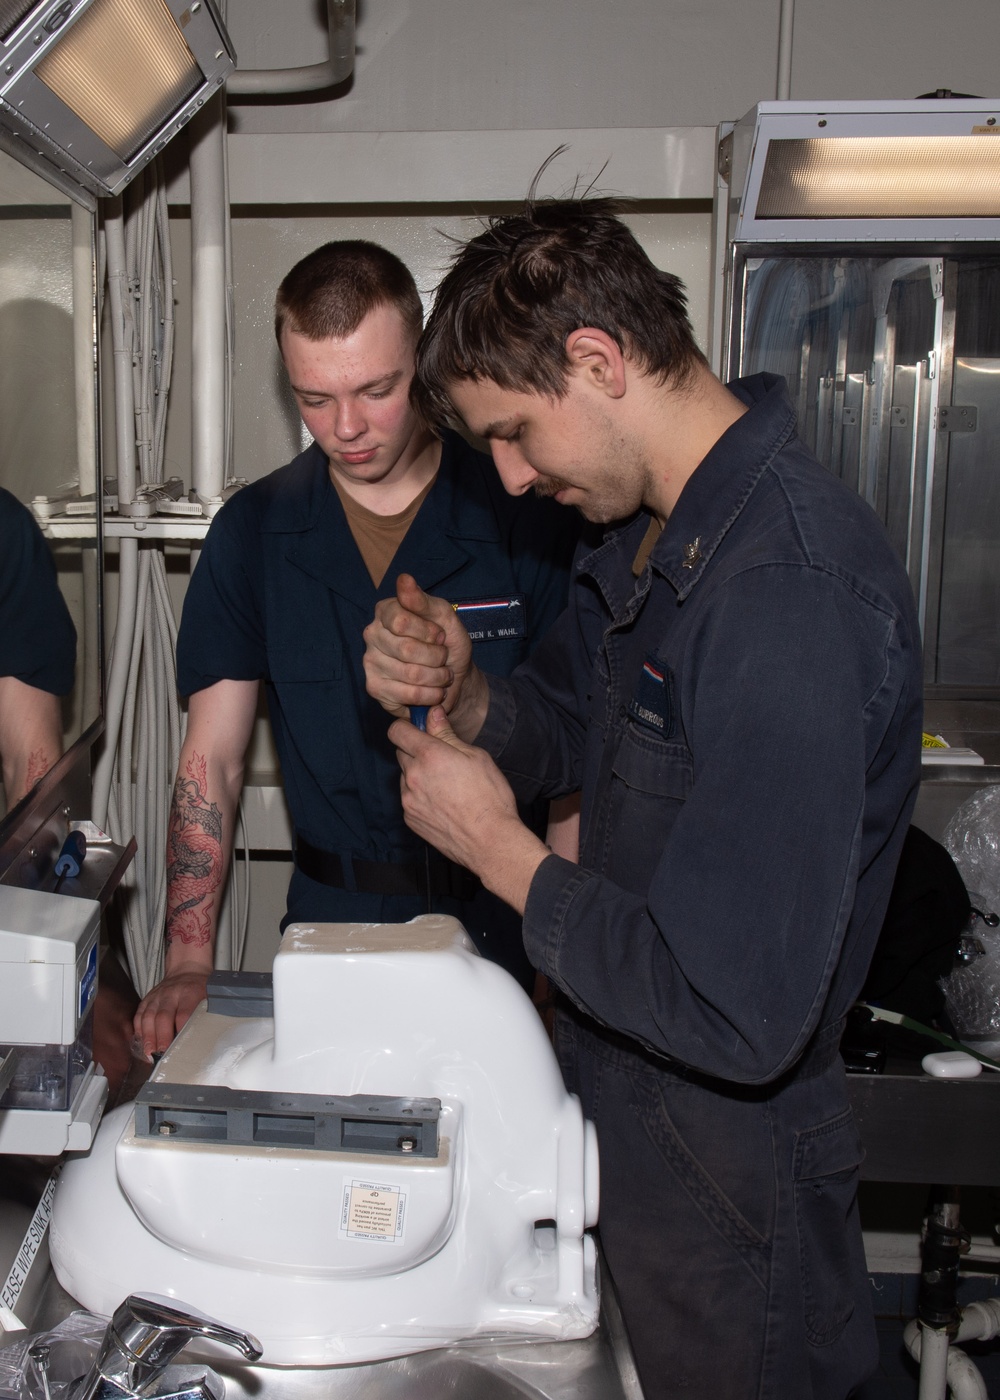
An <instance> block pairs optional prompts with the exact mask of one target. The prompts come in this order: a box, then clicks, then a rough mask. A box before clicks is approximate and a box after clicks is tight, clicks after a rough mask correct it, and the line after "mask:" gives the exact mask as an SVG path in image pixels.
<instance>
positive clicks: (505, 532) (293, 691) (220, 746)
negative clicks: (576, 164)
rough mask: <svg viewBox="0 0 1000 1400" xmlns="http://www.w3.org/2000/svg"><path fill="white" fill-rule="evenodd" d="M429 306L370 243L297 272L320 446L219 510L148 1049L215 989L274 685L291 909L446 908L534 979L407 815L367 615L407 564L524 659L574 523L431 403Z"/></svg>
mask: <svg viewBox="0 0 1000 1400" xmlns="http://www.w3.org/2000/svg"><path fill="white" fill-rule="evenodd" d="M421 321H422V307H421V304H420V299H419V296H418V294H417V290H416V287H415V285H414V282H413V278H412V276H411V275H410V273H409V271H408V270H407V268H406V267H404V265H403V264H402V263H401V262H400V261H399V259H398V258H396V257H395V256H394V255H393V254H391V253H389V252H388V251H387V250H385V249H383V248H379V247H377V246H376V245H374V244H370V243H364V242H348V243H334V244H327V245H325V246H324V247H322V248H319V249H317V250H316V251H315V252H313V253H311V254H310V255H309V256H308V257H306V258H304V259H303V260H302V261H301V262H300V263H298V264H296V266H295V267H294V268H293V269H292V271H291V272H290V273H289V274H288V276H287V277H286V278H285V279H284V281H283V283H282V285H281V288H280V289H279V292H278V298H277V304H276V322H275V330H276V334H277V337H278V344H279V346H280V348H281V353H282V357H283V360H284V364H285V368H286V369H287V371H288V375H289V379H290V382H291V387H292V391H293V393H294V395H295V398H296V401H297V404H298V408H299V411H300V413H301V415H302V418H303V421H304V423H305V425H306V427H307V428H308V429H309V431H310V432H311V434H312V436H313V438H314V439H315V442H314V444H313V446H311V447H310V448H309V449H308V450H307V451H305V452H303V453H302V455H301V456H300V457H297V458H296V459H295V461H293V462H292V463H290V464H289V465H288V466H286V467H283V468H282V469H281V470H279V471H276V472H273V473H272V474H271V475H269V476H266V477H264V478H263V479H261V480H259V481H256V482H254V483H253V484H252V485H250V486H247V487H245V488H244V489H243V490H241V491H240V492H239V493H238V494H237V495H236V496H235V497H234V498H233V499H232V500H231V501H230V502H229V503H228V504H227V505H226V506H225V507H224V508H223V510H222V511H220V513H219V515H218V516H217V518H216V519H215V521H214V522H213V524H212V528H211V530H210V531H209V534H208V537H207V539H206V542H205V547H204V550H203V552H202V556H201V559H200V561H199V563H198V567H197V569H196V570H195V573H194V575H193V577H192V580H191V584H190V587H189V589H188V594H187V598H186V601H185V606H184V616H183V620H182V623H181V629H180V637H179V641H178V648H177V671H178V685H179V688H180V690H181V693H182V694H184V695H188V696H190V703H189V718H188V730H187V736H186V740H185V744H184V747H183V750H182V753H181V758H180V765H179V770H178V777H177V784H176V786H175V790H174V797H173V804H172V809H171V818H170V831H169V838H168V839H169V852H168V889H167V920H166V950H165V976H164V979H163V981H162V982H161V983H160V984H159V986H158V987H156V988H154V989H153V991H152V992H150V994H149V996H147V997H146V999H145V1000H144V1002H143V1003H142V1005H141V1006H140V1008H139V1011H138V1013H137V1015H136V1032H137V1035H139V1036H140V1037H141V1039H142V1041H143V1045H144V1048H145V1050H146V1053H151V1052H152V1051H153V1050H161V1049H164V1048H165V1047H166V1045H167V1044H169V1042H170V1040H171V1039H172V1037H173V1035H174V1033H175V1029H177V1030H179V1029H180V1027H181V1026H182V1025H183V1024H184V1022H185V1021H186V1019H187V1017H188V1016H189V1015H190V1013H191V1011H192V1010H193V1009H194V1007H195V1006H196V1005H197V1003H198V1001H199V1000H200V999H201V998H202V997H203V996H204V994H205V983H206V978H207V976H208V973H209V972H210V971H211V968H212V956H213V944H214V939H215V919H216V914H217V909H218V902H219V899H220V897H221V892H222V886H223V881H224V878H225V871H226V869H227V866H228V858H229V852H230V850H231V846H232V831H233V821H234V816H235V809H236V804H237V800H238V797H239V792H240V788H241V785H242V775H243V763H244V756H245V753H246V749H247V745H248V743H249V740H250V736H251V730H252V726H253V722H254V717H255V714H256V706H257V692H258V685H259V682H260V681H261V680H263V681H264V682H265V683H266V686H267V696H268V709H269V715H270V720H271V727H272V731H273V734H274V739H275V745H276V748H277V751H278V756H279V759H280V761H281V771H282V779H283V783H284V789H285V796H286V799H287V803H288V808H289V811H290V814H291V817H292V821H293V823H294V827H295V843H296V850H295V870H294V873H293V875H292V880H291V884H290V887H289V892H288V912H287V915H286V918H285V920H284V923H283V926H284V924H287V923H288V922H290V921H293V920H308V921H315V920H326V921H342V920H355V919H358V920H366V921H367V920H372V921H389V922H396V921H405V920H407V919H410V918H412V917H414V916H415V915H417V914H420V913H424V912H426V910H427V909H428V907H433V908H434V909H435V911H437V912H447V913H455V914H457V915H458V916H459V917H460V918H461V919H462V920H463V922H464V923H465V925H466V927H467V928H468V930H469V932H470V934H471V935H472V936H473V938H474V939H476V941H477V942H478V943H479V945H480V947H481V948H482V950H483V951H484V953H486V955H487V956H490V957H493V958H494V959H495V960H496V961H498V962H501V963H504V964H505V965H506V966H507V967H508V968H509V969H510V970H511V971H513V972H514V974H515V975H520V976H521V977H522V980H526V979H527V978H531V977H533V975H534V974H533V972H532V970H531V968H530V965H529V964H528V963H527V960H526V958H525V955H524V950H523V944H522V941H521V931H520V919H519V917H518V916H517V915H516V914H514V912H513V911H512V910H511V909H510V908H509V906H507V905H505V904H503V903H502V901H500V900H499V899H497V898H496V897H495V896H494V895H491V894H489V893H488V892H487V891H485V890H483V889H482V887H481V885H480V884H479V882H478V880H476V879H475V878H474V877H472V876H470V874H469V872H468V871H465V870H462V869H460V868H458V867H456V866H455V865H454V864H453V863H451V862H447V861H445V860H443V859H442V858H441V857H439V856H438V855H437V853H436V852H431V859H430V862H429V863H428V858H427V853H426V852H427V848H426V847H425V846H424V844H423V843H422V842H420V841H419V840H418V839H417V838H416V837H414V836H413V834H412V833H411V832H410V831H409V830H408V828H407V827H406V825H405V824H404V821H403V816H402V810H401V807H400V798H399V770H398V767H397V764H396V761H395V756H394V752H393V748H392V745H391V744H390V743H389V742H388V739H387V737H386V729H387V722H386V717H385V714H384V712H383V711H382V710H381V709H380V708H379V706H378V705H377V704H375V702H374V701H373V700H371V699H370V698H369V697H368V695H367V694H366V693H365V686H364V676H363V672H362V667H361V658H362V654H363V650H364V643H363V639H362V632H363V629H364V627H365V624H366V623H367V622H369V621H370V620H371V617H372V614H373V612H374V609H375V604H376V602H377V600H378V599H379V598H381V597H385V596H387V594H390V593H391V592H392V590H393V588H394V586H395V580H396V576H397V574H398V573H400V572H401V571H406V572H407V573H409V574H411V575H413V576H415V577H416V578H417V579H418V580H419V581H420V582H421V583H422V584H423V585H425V586H426V587H428V588H432V589H434V590H435V591H437V592H440V593H442V594H444V595H445V596H446V597H447V598H448V600H449V602H450V603H451V604H452V605H453V606H454V607H455V609H456V610H457V611H458V612H459V613H460V615H461V616H462V617H463V618H465V619H466V620H467V624H468V627H469V630H470V631H471V632H472V635H473V636H474V637H475V639H476V640H475V652H476V658H477V661H478V663H479V664H480V665H481V666H483V667H484V668H485V669H486V670H488V671H491V672H496V673H499V674H507V673H509V672H510V671H511V670H513V668H514V667H515V666H516V665H517V664H518V663H519V662H521V661H523V660H524V659H525V657H526V656H527V655H528V653H529V652H530V650H531V647H532V646H533V644H534V643H535V642H536V641H537V640H538V638H539V637H540V636H541V635H542V634H543V633H544V632H545V631H546V630H547V629H548V627H549V626H550V625H551V624H552V623H553V622H554V620H555V618H556V617H557V616H558V614H559V612H560V611H561V610H562V608H563V607H564V606H565V601H566V588H567V580H568V571H569V564H570V560H571V557H572V551H573V548H574V545H575V540H576V536H577V534H578V529H577V527H576V526H575V525H574V524H573V522H572V521H571V520H567V519H566V517H565V512H561V511H559V510H558V508H557V507H556V506H555V505H554V504H553V503H551V502H545V501H537V500H536V501H522V502H515V501H512V500H511V499H510V498H509V497H508V496H507V495H506V494H505V492H504V491H503V489H502V487H501V485H500V483H499V482H498V481H497V479H496V473H495V472H494V471H493V467H492V464H491V463H490V461H489V459H488V458H487V457H484V456H483V455H482V454H481V453H478V452H476V451H474V450H473V449H472V448H471V447H469V446H468V444H467V443H466V442H465V441H464V440H463V439H462V438H461V437H459V436H458V435H457V434H456V433H453V432H448V431H445V432H444V434H443V435H442V437H441V438H439V437H437V436H435V435H434V434H433V433H432V432H431V431H429V430H428V429H427V428H426V427H425V425H424V424H423V423H422V422H421V421H420V420H419V419H418V418H417V416H416V414H415V413H414V411H413V410H412V408H411V407H410V403H409V397H408V396H409V388H410V381H411V378H412V374H413V353H414V347H415V345H416V341H417V337H418V335H419V333H420V327H421ZM373 570H374V573H373ZM539 815H540V816H541V818H542V819H544V808H541V809H536V813H535V816H536V825H537V818H538V817H539ZM428 884H429V885H430V890H429V891H428V888H427V886H428Z"/></svg>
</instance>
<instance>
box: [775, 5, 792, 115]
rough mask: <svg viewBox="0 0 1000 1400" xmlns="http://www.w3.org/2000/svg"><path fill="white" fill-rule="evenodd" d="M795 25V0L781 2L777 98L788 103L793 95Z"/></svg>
mask: <svg viewBox="0 0 1000 1400" xmlns="http://www.w3.org/2000/svg"><path fill="white" fill-rule="evenodd" d="M794 24H795V0H781V16H780V19H779V21H778V81H777V85H776V87H775V94H774V95H775V97H776V98H777V99H778V101H779V102H787V101H788V99H789V98H790V97H791V95H792V29H793V27H794Z"/></svg>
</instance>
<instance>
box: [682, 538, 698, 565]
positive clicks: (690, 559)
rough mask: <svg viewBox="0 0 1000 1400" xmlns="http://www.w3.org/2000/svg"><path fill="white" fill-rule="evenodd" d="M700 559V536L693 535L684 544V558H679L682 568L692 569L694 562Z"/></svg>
mask: <svg viewBox="0 0 1000 1400" xmlns="http://www.w3.org/2000/svg"><path fill="white" fill-rule="evenodd" d="M700 561H701V536H700V535H695V537H694V539H693V540H692V541H691V543H690V544H686V545H685V546H684V558H683V559H682V560H681V568H682V569H693V568H694V566H695V564H698V563H700Z"/></svg>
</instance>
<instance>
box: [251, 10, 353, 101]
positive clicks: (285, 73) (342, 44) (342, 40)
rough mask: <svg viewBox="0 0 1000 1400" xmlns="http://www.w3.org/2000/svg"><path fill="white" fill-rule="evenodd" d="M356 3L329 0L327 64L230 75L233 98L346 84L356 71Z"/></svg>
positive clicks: (306, 90)
mask: <svg viewBox="0 0 1000 1400" xmlns="http://www.w3.org/2000/svg"><path fill="white" fill-rule="evenodd" d="M354 3H355V0H326V25H327V33H328V35H329V40H330V50H329V52H330V56H329V58H328V59H327V61H326V62H325V63H312V64H310V65H308V67H305V68H245V69H243V70H242V72H241V71H240V70H239V69H237V70H236V72H235V73H231V74H230V75H229V79H228V81H227V83H226V91H227V93H229V95H230V96H231V97H251V96H253V97H256V96H266V95H268V94H270V95H275V94H278V93H292V92H319V91H321V90H322V89H323V88H330V87H336V86H337V84H338V83H343V82H346V80H347V79H348V78H349V77H350V76H351V73H352V71H353V69H354Z"/></svg>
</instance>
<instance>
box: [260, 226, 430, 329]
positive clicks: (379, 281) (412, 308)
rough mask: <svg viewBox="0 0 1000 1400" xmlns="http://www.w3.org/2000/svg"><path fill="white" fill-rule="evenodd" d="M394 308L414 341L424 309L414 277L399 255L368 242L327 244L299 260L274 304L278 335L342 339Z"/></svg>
mask: <svg viewBox="0 0 1000 1400" xmlns="http://www.w3.org/2000/svg"><path fill="white" fill-rule="evenodd" d="M385 305H389V306H395V307H396V308H397V310H398V311H399V313H400V315H401V316H402V318H403V321H404V322H405V324H406V326H407V329H408V330H409V331H410V332H411V333H412V335H413V339H414V340H416V338H417V336H419V334H420V328H421V326H422V325H423V321H424V309H423V306H422V305H421V302H420V296H419V294H418V292H417V285H416V283H415V282H414V280H413V274H412V273H411V272H410V269H409V268H408V267H407V266H406V264H405V263H403V262H400V260H399V258H397V257H396V255H395V253H390V252H389V250H388V248H382V247H380V246H379V244H377V243H368V242H366V241H365V240H364V239H361V238H356V239H345V240H343V241H341V242H339V243H324V244H323V246H322V247H321V248H317V249H316V250H315V251H314V252H312V253H309V254H308V255H307V256H306V257H304V258H303V259H302V260H301V262H297V263H296V264H295V266H294V267H293V268H292V270H291V272H289V273H288V275H287V277H285V279H284V281H283V282H282V283H281V286H280V287H279V288H278V294H277V296H276V297H275V300H274V334H275V336H276V337H277V341H278V345H279V346H280V345H281V333H282V331H283V330H285V329H286V327H287V329H288V330H290V331H295V332H297V334H299V335H304V336H305V337H306V338H307V339H308V340H329V339H331V338H334V339H336V340H343V339H344V337H345V336H348V335H350V334H351V333H352V332H353V331H356V330H357V328H358V326H360V324H361V322H362V321H363V320H364V319H365V317H366V316H367V315H368V314H369V312H371V311H374V310H375V308H376V307H378V306H385Z"/></svg>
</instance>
